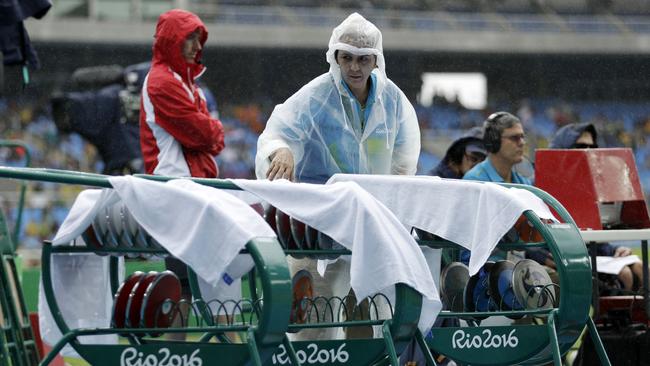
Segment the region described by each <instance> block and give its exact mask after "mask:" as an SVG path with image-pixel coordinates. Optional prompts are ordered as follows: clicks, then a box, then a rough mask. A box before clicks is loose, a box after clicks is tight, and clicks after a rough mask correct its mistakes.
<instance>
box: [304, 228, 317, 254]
mask: <svg viewBox="0 0 650 366" xmlns="http://www.w3.org/2000/svg"><path fill="white" fill-rule="evenodd" d="M304 244H305V245H304V247H305V249H316V248H317V246H318V230H316V229H314V228H313V227H311V226H309V225H305V243H304Z"/></svg>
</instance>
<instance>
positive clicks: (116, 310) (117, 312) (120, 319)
mask: <svg viewBox="0 0 650 366" xmlns="http://www.w3.org/2000/svg"><path fill="white" fill-rule="evenodd" d="M142 276H144V272H141V271H136V272H133V273H132V274H131V275H130V276H129V277H127V278H126V280H124V282H122V284H121V285H120V287H119V288H118V289H117V292H116V293H115V297H114V300H113V319H112V320H111V325H112V326H113V328H124V327H125V326H126V323H125V321H126V305H127V303H128V301H129V295H131V291H132V290H133V287H135V285H136V284H137V283H138V282H139V281H140V278H142Z"/></svg>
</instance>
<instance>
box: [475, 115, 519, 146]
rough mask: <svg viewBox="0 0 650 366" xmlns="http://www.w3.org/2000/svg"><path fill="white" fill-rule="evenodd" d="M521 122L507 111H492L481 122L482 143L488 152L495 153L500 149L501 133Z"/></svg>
mask: <svg viewBox="0 0 650 366" xmlns="http://www.w3.org/2000/svg"><path fill="white" fill-rule="evenodd" d="M516 124H521V120H519V118H517V116H515V115H513V114H511V113H508V112H496V113H492V114H491V115H490V116H489V117H488V118H487V119H486V120H485V122H483V131H484V132H483V143H484V144H485V148H486V149H487V151H488V152H491V153H493V154H496V153H498V152H499V150H500V149H501V135H502V134H503V131H505V130H506V129H508V128H510V127H512V126H514V125H516Z"/></svg>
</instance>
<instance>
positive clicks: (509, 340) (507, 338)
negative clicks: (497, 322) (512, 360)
mask: <svg viewBox="0 0 650 366" xmlns="http://www.w3.org/2000/svg"><path fill="white" fill-rule="evenodd" d="M515 331H516V329H513V330H512V331H511V332H510V334H501V335H499V334H494V335H493V334H492V331H491V330H490V329H484V330H483V332H481V334H482V335H478V334H477V335H474V336H472V335H471V334H468V333H465V331H463V330H462V329H459V330H457V331H455V332H454V334H453V335H452V337H451V346H452V347H453V348H460V349H463V348H467V349H469V348H506V347H510V348H515V347H517V346H518V345H519V338H517V336H515Z"/></svg>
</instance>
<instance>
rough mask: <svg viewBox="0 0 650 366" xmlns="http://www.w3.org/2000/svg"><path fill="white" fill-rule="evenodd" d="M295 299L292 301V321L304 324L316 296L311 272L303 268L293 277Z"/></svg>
mask: <svg viewBox="0 0 650 366" xmlns="http://www.w3.org/2000/svg"><path fill="white" fill-rule="evenodd" d="M291 288H292V292H293V301H292V303H291V316H290V318H289V319H290V322H291V323H294V324H304V323H305V322H307V316H308V314H309V311H308V310H309V307H310V305H311V302H312V298H313V297H314V283H313V278H312V276H311V273H309V271H307V270H304V269H301V270H300V271H298V272H296V274H295V275H293V278H292V279H291Z"/></svg>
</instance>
